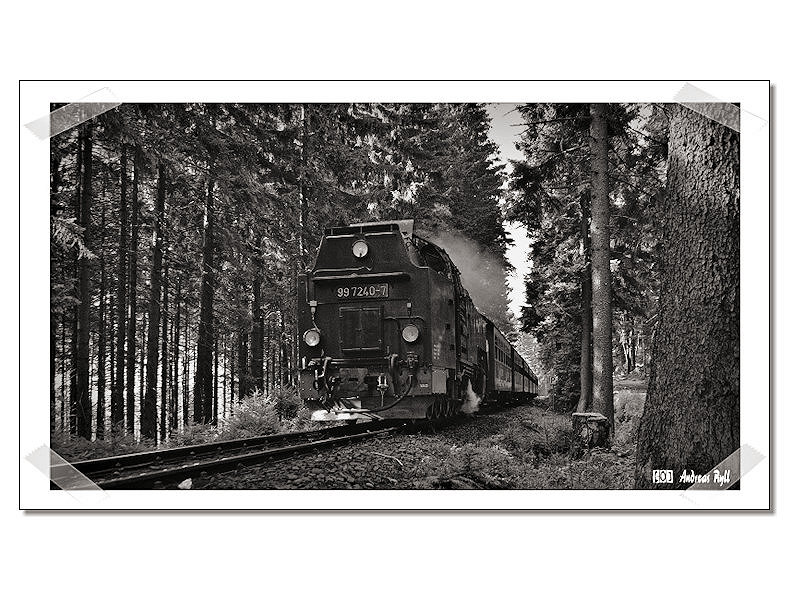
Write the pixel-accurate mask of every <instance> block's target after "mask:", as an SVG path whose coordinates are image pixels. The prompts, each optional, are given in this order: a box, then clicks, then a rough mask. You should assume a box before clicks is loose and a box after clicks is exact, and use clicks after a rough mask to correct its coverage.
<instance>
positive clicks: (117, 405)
mask: <svg viewBox="0 0 790 590" xmlns="http://www.w3.org/2000/svg"><path fill="white" fill-rule="evenodd" d="M126 165H127V162H126V146H125V145H122V146H121V210H120V213H119V219H118V224H119V225H120V236H119V238H118V287H117V300H118V340H117V342H116V343H115V363H116V369H115V384H114V385H113V388H112V393H111V394H110V395H111V399H110V424H111V428H112V429H117V428H118V427H119V426H120V425H122V424H123V411H124V408H123V392H124V371H125V367H124V365H125V360H126V359H125V356H124V355H125V353H126V314H127V313H128V310H127V309H126V289H127V288H128V285H127V284H126V283H127V274H126V273H127V260H126V249H127V247H128V246H127V243H126V242H127V241H128V232H129V228H128V227H127V225H128V223H129V222H128V219H127V218H128V210H127V207H128V206H127V204H126Z"/></svg>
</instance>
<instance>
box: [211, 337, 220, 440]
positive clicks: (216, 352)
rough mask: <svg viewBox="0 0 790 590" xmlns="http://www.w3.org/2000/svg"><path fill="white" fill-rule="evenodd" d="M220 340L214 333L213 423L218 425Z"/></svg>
mask: <svg viewBox="0 0 790 590" xmlns="http://www.w3.org/2000/svg"><path fill="white" fill-rule="evenodd" d="M218 394H219V340H218V339H217V333H216V332H214V383H213V386H212V389H211V402H212V403H211V423H212V424H216V423H217V418H218V415H219V411H218V409H217V402H218V401H219V395H218Z"/></svg>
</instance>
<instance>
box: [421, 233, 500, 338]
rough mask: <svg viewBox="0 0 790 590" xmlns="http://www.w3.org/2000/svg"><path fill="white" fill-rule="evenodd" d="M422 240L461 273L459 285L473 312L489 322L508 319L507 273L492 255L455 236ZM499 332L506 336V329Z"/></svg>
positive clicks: (429, 236) (440, 234)
mask: <svg viewBox="0 0 790 590" xmlns="http://www.w3.org/2000/svg"><path fill="white" fill-rule="evenodd" d="M426 237H427V238H428V239H429V240H430V241H432V242H433V243H434V244H436V245H437V246H439V247H441V248H443V249H444V250H445V251H446V252H447V254H448V255H449V256H450V259H451V260H452V261H453V263H455V265H456V266H457V267H458V270H459V271H461V282H462V283H463V285H464V287H466V290H467V291H468V292H469V295H471V297H472V300H473V301H474V303H475V306H476V307H477V309H479V310H480V311H481V312H482V313H483V314H484V315H486V316H487V317H489V318H490V319H491V320H492V321H496V320H499V319H500V318H502V319H504V318H507V317H509V311H508V304H509V301H508V296H507V274H508V272H507V270H506V269H505V268H504V266H503V265H502V263H500V262H499V261H498V260H497V259H496V257H494V255H493V254H490V253H489V252H485V251H484V250H482V249H481V248H480V247H479V246H478V245H477V244H475V243H474V242H472V241H471V240H467V239H465V238H463V237H461V236H459V235H458V234H451V233H449V232H444V231H442V232H437V233H432V234H430V235H428V236H426ZM496 323H498V324H499V323H501V322H496ZM499 328H500V329H501V330H502V331H503V332H505V333H506V334H507V333H508V332H509V326H501V325H500V326H499Z"/></svg>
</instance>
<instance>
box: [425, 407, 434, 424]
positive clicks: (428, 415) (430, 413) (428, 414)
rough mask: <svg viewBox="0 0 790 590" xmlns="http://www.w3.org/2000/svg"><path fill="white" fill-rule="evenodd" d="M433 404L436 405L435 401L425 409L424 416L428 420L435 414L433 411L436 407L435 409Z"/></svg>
mask: <svg viewBox="0 0 790 590" xmlns="http://www.w3.org/2000/svg"><path fill="white" fill-rule="evenodd" d="M435 406H436V404H435V403H434V404H431V405H430V406H428V409H427V410H425V417H426V418H427V419H428V420H433V419H434V418H436V414H435V411H436V409H435Z"/></svg>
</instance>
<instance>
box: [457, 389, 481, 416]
mask: <svg viewBox="0 0 790 590" xmlns="http://www.w3.org/2000/svg"><path fill="white" fill-rule="evenodd" d="M479 409H480V398H479V397H478V395H477V394H476V393H475V390H474V389H472V382H471V381H468V382H467V384H466V395H465V396H464V403H463V405H462V406H461V411H462V412H463V413H464V414H476V413H477V411H478V410H479Z"/></svg>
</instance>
